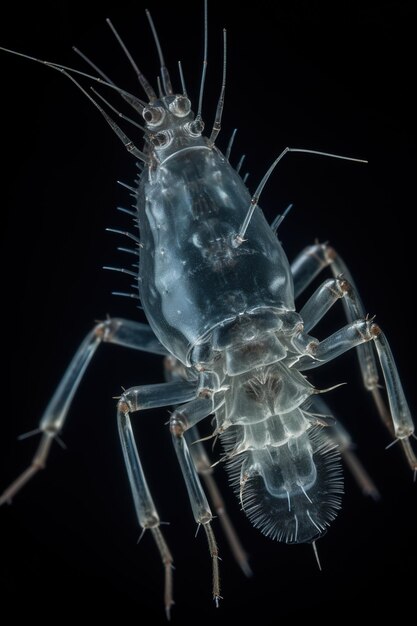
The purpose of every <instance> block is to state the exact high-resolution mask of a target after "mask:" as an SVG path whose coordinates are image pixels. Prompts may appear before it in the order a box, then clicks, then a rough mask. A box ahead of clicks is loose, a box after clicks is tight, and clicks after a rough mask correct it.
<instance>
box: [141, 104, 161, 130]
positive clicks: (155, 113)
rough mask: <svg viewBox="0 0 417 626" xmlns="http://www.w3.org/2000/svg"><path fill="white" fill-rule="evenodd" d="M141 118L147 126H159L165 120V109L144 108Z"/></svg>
mask: <svg viewBox="0 0 417 626" xmlns="http://www.w3.org/2000/svg"><path fill="white" fill-rule="evenodd" d="M142 117H143V119H144V120H145V122H146V123H147V124H148V126H153V127H155V126H159V125H160V124H162V122H163V121H164V118H165V109H163V108H162V107H145V108H144V109H143V113H142Z"/></svg>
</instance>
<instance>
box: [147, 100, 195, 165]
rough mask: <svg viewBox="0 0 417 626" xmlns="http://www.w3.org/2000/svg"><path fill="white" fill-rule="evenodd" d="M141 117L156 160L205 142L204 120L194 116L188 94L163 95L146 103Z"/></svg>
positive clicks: (162, 159)
mask: <svg viewBox="0 0 417 626" xmlns="http://www.w3.org/2000/svg"><path fill="white" fill-rule="evenodd" d="M142 117H143V119H144V120H145V123H146V132H145V139H146V141H147V143H148V149H150V150H151V151H152V154H153V155H154V156H155V158H156V159H157V161H159V162H161V161H164V160H166V159H167V158H168V157H170V156H171V155H172V154H174V153H175V152H177V151H178V150H182V149H186V148H193V147H198V146H205V145H206V141H205V139H204V137H203V136H202V132H203V129H204V123H203V121H202V119H201V118H200V117H199V116H197V118H195V116H194V113H193V111H192V110H191V102H190V100H189V99H188V98H187V96H184V95H178V94H172V95H166V96H162V97H161V98H159V99H157V100H154V101H153V102H151V103H150V104H148V105H147V106H145V108H144V109H143V112H142Z"/></svg>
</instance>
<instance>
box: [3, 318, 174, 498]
mask: <svg viewBox="0 0 417 626" xmlns="http://www.w3.org/2000/svg"><path fill="white" fill-rule="evenodd" d="M103 342H104V343H111V344H115V345H119V346H126V347H129V348H133V349H135V350H143V351H145V352H153V353H154V354H166V350H165V348H164V347H163V346H162V345H161V344H160V343H159V341H158V340H157V339H156V337H155V335H154V333H153V331H152V330H151V328H150V327H149V326H148V325H147V324H140V323H137V322H131V321H129V320H123V319H119V318H114V319H109V320H107V321H105V322H102V323H99V324H97V325H96V326H95V327H94V328H93V330H91V331H90V332H89V333H88V335H87V336H86V337H85V339H84V341H83V342H82V344H81V345H80V347H79V348H78V350H77V352H76V353H75V355H74V357H73V358H72V361H71V362H70V364H69V366H68V368H67V370H66V372H65V374H64V376H63V378H62V380H61V382H60V384H59V385H58V387H57V389H56V391H55V393H54V395H53V396H52V398H51V400H50V402H49V404H48V406H47V407H46V409H45V412H44V414H43V416H42V419H41V421H40V424H39V430H40V432H41V433H42V438H41V441H40V443H39V446H38V449H37V450H36V453H35V456H34V457H33V459H32V463H31V465H30V466H29V467H28V468H27V469H26V470H25V471H24V472H23V473H22V474H21V475H20V476H19V477H18V478H17V479H16V480H15V481H14V482H13V483H12V484H11V485H10V486H9V487H8V488H7V489H6V490H5V491H4V493H3V494H2V496H1V497H0V506H1V505H2V504H4V503H5V502H10V501H11V500H12V498H13V497H14V496H15V495H16V493H17V492H18V491H20V489H21V488H22V487H23V486H24V485H25V484H26V483H27V482H28V481H29V480H30V479H31V478H32V476H33V475H34V474H36V473H37V472H38V471H39V470H41V469H43V468H44V467H45V465H46V461H47V458H48V454H49V450H50V448H51V445H52V442H53V440H54V438H55V437H56V436H57V435H59V433H60V432H61V430H62V428H63V426H64V423H65V419H66V417H67V414H68V410H69V407H70V405H71V402H72V399H73V397H74V394H75V392H76V391H77V388H78V385H79V384H80V382H81V379H82V377H83V375H84V373H85V371H86V369H87V367H88V365H89V363H90V361H91V359H92V357H93V356H94V354H95V352H96V350H97V348H98V347H99V345H100V344H101V343H103Z"/></svg>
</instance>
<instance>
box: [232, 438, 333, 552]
mask: <svg viewBox="0 0 417 626" xmlns="http://www.w3.org/2000/svg"><path fill="white" fill-rule="evenodd" d="M241 430H243V429H241ZM226 435H227V431H226V433H224V434H223V435H222V442H223V443H225V444H226V446H227V447H229V446H232V445H235V444H236V441H237V438H239V435H238V433H237V432H234V433H231V436H230V437H227V436H226ZM293 442H295V443H293V444H290V446H291V445H292V446H293V448H294V449H293V450H291V449H290V447H289V445H288V444H283V445H282V446H278V447H272V446H267V448H266V449H263V450H251V451H247V452H244V453H243V454H240V455H237V456H236V457H234V458H232V459H231V460H230V461H229V462H228V463H227V469H228V473H229V478H230V480H231V482H232V484H233V487H234V490H235V492H236V493H237V495H238V496H239V498H240V499H241V502H242V506H243V509H244V511H245V513H246V515H247V516H248V518H249V520H250V521H251V522H252V524H253V525H254V526H255V527H256V528H259V529H260V530H261V532H262V533H263V534H264V535H266V536H267V537H269V538H271V539H276V540H277V541H283V542H286V543H309V542H312V541H315V540H316V539H318V538H319V537H320V536H322V535H323V534H324V533H325V532H326V530H327V527H328V526H329V524H330V522H331V521H332V520H333V519H334V518H335V517H336V515H337V512H338V510H339V508H340V503H341V495H342V493H343V479H342V473H341V464H340V454H339V452H338V450H337V448H336V447H335V445H334V444H333V443H332V442H331V441H330V440H329V438H328V436H327V434H326V433H325V429H322V428H320V427H314V428H310V429H309V430H308V431H307V432H306V433H304V434H303V435H301V436H300V437H297V438H294V440H293ZM294 451H295V452H294ZM313 478H314V480H313ZM303 483H304V484H303Z"/></svg>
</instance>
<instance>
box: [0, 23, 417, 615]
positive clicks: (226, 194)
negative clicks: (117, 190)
mask: <svg viewBox="0 0 417 626" xmlns="http://www.w3.org/2000/svg"><path fill="white" fill-rule="evenodd" d="M148 17H149V14H148ZM149 19H150V17H149ZM150 24H151V27H152V30H153V32H154V34H155V39H156V42H157V46H158V52H159V55H160V62H161V80H162V86H161V87H160V90H161V91H162V94H159V95H157V94H156V92H155V91H154V89H153V87H151V85H150V84H149V83H148V82H147V80H146V79H145V77H144V76H143V75H142V74H141V73H140V72H139V70H138V69H137V67H136V65H135V64H134V62H133V61H132V65H133V66H134V68H135V71H136V73H137V75H138V78H139V82H140V83H141V86H142V88H143V89H144V91H145V93H146V96H147V101H146V102H143V101H141V100H139V99H138V98H137V97H135V96H132V95H131V94H130V93H127V92H125V91H123V90H121V89H119V88H116V87H114V86H113V89H114V90H115V91H117V92H119V93H120V95H121V96H122V98H124V99H125V100H126V102H127V103H128V104H130V105H131V106H132V107H133V108H134V109H135V110H136V112H137V113H139V114H140V115H141V116H142V117H143V120H144V122H145V129H144V133H145V147H144V149H143V151H141V150H139V149H138V148H136V146H135V145H134V144H133V143H132V141H130V139H129V138H128V137H127V136H126V135H125V134H124V132H122V131H121V130H120V128H119V127H118V126H116V124H115V123H114V122H113V121H112V120H111V119H110V118H109V117H108V115H107V113H105V111H104V110H103V109H102V108H101V102H100V100H99V97H100V96H98V94H97V96H96V99H95V104H96V106H98V107H99V108H100V112H101V113H102V114H103V115H104V116H105V118H106V120H107V121H108V123H109V124H110V125H111V127H112V128H113V130H114V131H115V132H116V134H117V135H118V136H119V138H120V139H121V140H122V141H123V143H124V144H125V146H126V147H127V149H128V150H129V151H130V152H131V153H132V154H133V156H134V157H135V158H136V159H138V160H139V161H140V163H142V164H143V165H142V166H141V170H142V171H141V174H140V176H139V179H138V181H136V183H135V186H134V187H132V188H131V191H132V193H134V194H135V197H136V209H137V212H135V214H134V218H135V219H137V221H138V223H139V230H140V243H139V239H138V238H137V237H136V235H132V234H129V235H128V236H129V237H130V238H131V239H133V240H134V243H135V244H137V248H136V249H135V250H134V253H135V254H137V255H139V275H138V280H139V294H140V300H141V304H142V306H143V308H144V311H145V314H146V317H147V319H148V321H149V326H147V325H145V324H141V323H137V322H132V321H127V320H124V319H116V318H111V319H108V320H107V321H105V322H101V323H98V324H97V325H96V326H95V327H94V329H93V330H92V331H91V332H90V333H89V334H88V336H87V337H86V339H85V340H84V342H83V344H82V345H81V346H80V348H79V349H78V351H77V353H76V355H75V356H74V359H73V360H72V362H71V363H70V365H69V367H68V369H67V372H66V374H65V376H64V378H63V380H62V382H61V384H60V386H59V387H58V389H57V391H56V392H55V394H54V395H53V397H52V400H51V402H50V403H49V405H48V407H47V409H46V411H45V414H44V416H43V418H42V420H41V424H40V430H41V431H42V439H41V443H40V446H39V448H38V451H37V453H36V454H35V457H34V459H33V461H32V464H31V466H30V467H29V469H28V470H26V471H25V472H24V473H23V474H22V475H21V476H20V477H19V478H18V479H17V480H16V481H15V482H14V483H13V484H12V485H10V487H9V488H7V489H6V491H5V492H4V494H3V496H2V497H1V500H0V502H1V503H4V502H7V501H10V500H11V499H12V497H13V496H14V495H15V493H16V492H17V491H18V490H19V489H20V488H21V487H22V486H23V485H24V484H25V483H26V482H27V481H28V480H29V479H30V478H31V476H32V475H33V474H35V473H36V472H37V471H38V470H39V469H41V468H43V467H44V465H45V462H46V459H47V456H48V452H49V449H50V446H51V444H52V442H53V441H54V439H55V438H56V437H57V436H58V435H59V433H60V432H61V430H62V427H63V425H64V421H65V418H66V416H67V413H68V409H69V405H70V403H71V400H72V398H73V396H74V393H75V391H76V389H77V387H78V384H79V382H80V380H81V378H82V375H83V373H84V371H85V369H86V367H87V366H88V364H89V362H90V360H91V358H92V356H93V355H94V353H95V351H96V349H97V347H98V346H99V345H100V344H101V343H102V342H108V343H113V344H116V345H124V346H128V347H130V348H133V349H138V350H143V351H148V352H152V353H155V354H161V355H165V364H166V376H167V379H168V380H167V382H166V383H161V384H159V385H147V386H140V387H133V388H131V389H128V390H126V391H124V392H123V394H122V396H121V397H120V399H119V401H118V423H119V432H120V437H121V442H122V448H123V453H124V457H125V461H126V466H127V471H128V475H129V480H130V484H131V488H132V492H133V498H134V503H135V507H136V513H137V516H138V520H139V523H140V525H141V527H142V528H143V529H150V530H151V533H152V535H153V537H154V539H155V541H156V543H157V546H158V549H159V551H160V553H161V557H162V560H163V563H164V566H165V576H166V584H165V606H166V609H167V611H168V612H169V609H170V606H171V604H172V602H173V600H172V579H171V576H172V557H171V553H170V550H169V548H168V546H167V544H166V542H165V539H164V537H163V534H162V532H161V529H160V520H159V516H158V513H157V510H156V507H155V505H154V502H153V499H152V496H151V494H150V492H149V488H148V486H147V482H146V479H145V476H144V474H143V470H142V466H141V463H140V460H139V456H138V452H137V449H136V444H135V440H134V437H133V434H132V430H131V426H130V414H131V413H132V412H135V411H139V410H144V409H147V408H155V407H163V406H171V405H173V406H175V410H174V411H173V413H172V415H171V418H170V431H171V433H172V439H173V444H174V447H175V450H176V453H177V456H178V461H179V464H180V466H181V470H182V473H183V476H184V479H185V482H186V486H187V489H188V494H189V497H190V502H191V506H192V509H193V513H194V517H195V520H196V522H197V524H199V525H201V526H202V527H203V528H204V530H205V532H206V534H207V539H208V543H209V548H210V553H211V556H212V564H213V595H214V598H215V599H216V601H217V600H218V598H219V597H220V588H219V577H218V558H217V556H218V555H217V546H216V541H215V538H214V534H213V531H212V528H211V520H212V517H213V516H212V513H211V510H210V506H209V504H208V502H207V499H206V496H205V493H204V491H203V489H202V487H201V484H200V478H199V474H201V475H202V476H203V478H204V480H205V481H206V482H207V486H208V490H209V492H210V493H211V495H212V496H213V494H214V501H217V502H218V501H219V496H218V493H217V488H216V486H215V483H214V482H213V478H212V475H211V473H210V468H211V462H210V461H209V460H208V458H207V455H206V453H205V450H204V448H203V445H202V443H201V441H199V435H198V432H197V425H198V424H199V422H201V421H202V420H204V419H205V418H208V417H209V416H211V415H214V430H213V437H216V436H219V437H220V439H221V441H222V443H223V445H224V450H225V451H224V455H223V456H222V457H221V459H220V461H222V462H223V461H224V462H225V464H226V467H227V468H228V471H229V473H230V476H231V479H232V482H233V484H234V486H235V490H236V493H237V495H238V498H239V499H240V502H241V505H242V509H243V511H244V512H245V513H246V515H247V516H248V517H249V519H250V520H251V522H252V523H253V524H254V526H256V527H258V528H260V530H261V531H262V532H263V533H264V534H265V535H267V536H269V537H271V538H273V539H277V540H279V541H285V542H287V543H301V542H311V543H313V546H314V547H315V543H314V542H315V541H316V540H317V539H318V538H319V537H320V536H321V535H322V534H323V533H324V532H325V530H326V528H327V526H328V525H329V523H330V522H331V520H332V519H333V518H334V517H335V515H336V513H337V510H338V508H339V507H340V496H341V492H342V477H341V471H340V460H339V456H340V454H339V453H340V452H341V453H342V455H344V456H345V458H346V460H347V461H348V462H349V463H350V465H353V468H354V470H355V474H356V476H357V478H358V480H359V481H360V482H361V484H362V487H363V488H364V490H365V491H366V490H368V491H371V492H372V491H373V490H374V487H373V485H372V483H371V481H370V479H369V478H368V476H367V475H366V473H365V471H364V470H363V468H362V467H361V466H360V464H359V461H358V460H357V459H356V458H355V457H354V455H353V453H352V451H351V450H350V449H349V436H348V435H347V434H346V433H345V431H343V430H342V427H341V426H335V425H332V424H330V422H331V420H330V419H329V416H331V413H332V411H331V410H330V409H329V408H328V406H327V403H325V401H324V400H323V398H322V393H323V391H322V390H318V389H317V388H315V386H314V385H313V384H312V383H311V382H309V380H308V379H307V378H306V376H305V375H304V372H307V371H308V370H310V369H314V368H316V367H319V366H321V365H324V364H326V363H328V362H329V361H331V360H333V359H334V358H336V357H338V356H340V355H341V354H342V353H344V352H346V351H347V350H349V349H351V348H354V347H355V348H356V349H357V352H358V356H359V361H360V367H361V372H362V376H363V381H364V384H365V387H366V388H367V389H368V390H369V391H370V392H371V393H372V395H373V396H374V399H375V402H376V405H377V407H378V410H379V412H380V414H381V417H382V419H383V421H384V423H385V424H386V426H387V427H388V428H389V430H390V432H392V434H393V435H394V436H395V437H396V438H397V439H398V440H399V441H400V442H401V445H402V447H403V449H404V452H405V454H406V457H407V459H408V461H409V463H410V466H411V467H412V469H413V470H414V471H415V470H416V459H415V456H414V454H413V452H412V450H411V447H410V443H409V437H410V436H411V435H412V433H413V425H412V420H411V416H410V413H409V409H408V406H407V403H406V400H405V398H404V394H403V391H402V387H401V383H400V381H399V378H398V374H397V370H396V367H395V364H394V361H393V358H392V355H391V352H390V349H389V346H388V344H387V341H386V338H385V336H384V334H383V333H382V331H381V329H380V328H379V326H378V325H377V324H376V323H375V322H374V321H373V320H372V319H369V318H368V317H367V316H366V311H365V309H364V307H363V305H362V302H361V300H360V297H359V295H358V293H357V290H356V288H355V285H354V282H353V279H352V277H351V275H350V272H349V270H348V269H347V267H346V265H345V264H344V262H343V261H342V260H341V258H340V256H339V255H338V254H337V252H335V250H334V249H333V248H331V247H330V246H328V245H327V244H315V245H312V246H310V247H309V248H307V249H306V250H304V251H303V252H302V253H301V254H300V255H299V256H298V257H297V258H296V259H295V261H294V262H293V263H292V264H291V265H290V264H289V263H288V261H287V257H286V255H285V253H284V251H283V248H282V247H281V244H280V243H279V241H278V239H277V237H276V231H277V229H278V226H279V223H280V220H279V219H278V220H277V221H276V222H275V223H274V224H273V225H272V226H270V225H269V224H268V223H267V222H266V220H265V218H264V216H263V213H262V212H261V210H260V208H259V207H258V199H259V195H260V193H261V191H262V189H263V187H264V185H265V183H266V181H267V179H268V177H269V175H270V174H271V172H272V170H273V169H274V167H275V166H276V165H277V163H278V162H279V161H280V160H281V158H282V157H283V156H284V154H285V153H286V152H288V151H291V150H292V151H299V152H300V151H303V152H312V151H309V150H302V149H286V150H284V151H283V152H282V153H281V154H280V155H279V157H278V158H277V159H276V160H275V161H274V163H273V164H272V166H271V167H270V168H269V170H268V172H267V174H266V175H265V177H264V179H262V181H261V183H260V184H259V186H258V188H257V189H256V191H255V193H254V195H253V196H251V195H250V194H249V192H248V190H247V188H246V186H245V184H244V182H243V181H242V179H241V177H240V176H239V172H238V171H236V170H235V169H234V168H232V167H231V166H230V165H229V155H230V147H231V144H230V145H229V148H228V150H227V153H226V156H223V155H222V153H221V152H220V151H219V150H218V149H217V148H216V147H215V145H214V144H215V140H216V138H217V134H218V132H219V130H220V122H221V113H222V108H223V101H224V86H225V80H223V87H222V92H221V96H220V99H219V105H218V108H217V113H216V120H215V123H214V127H213V130H212V132H211V134H209V136H208V137H206V136H204V135H203V134H202V133H203V128H204V125H203V122H202V119H201V104H202V93H203V86H204V77H203V80H202V88H201V94H200V100H199V104H198V110H197V114H196V116H194V113H193V112H192V110H191V103H190V100H189V99H188V97H187V94H186V89H185V86H184V82H183V80H182V75H181V82H182V91H181V93H179V94H178V93H176V92H175V91H174V90H173V88H172V86H171V80H170V77H169V74H168V72H167V70H166V67H165V62H164V60H163V56H162V53H161V51H160V48H159V43H158V40H157V37H156V33H155V31H154V28H153V23H152V21H151V20H150ZM110 26H111V28H112V30H113V32H114V34H115V36H116V38H118V39H119V43H121V45H122V48H123V49H124V51H125V52H126V53H127V51H126V49H125V48H124V44H123V43H122V42H121V40H120V38H119V36H118V34H117V33H116V31H115V30H114V28H113V26H112V25H111V24H110ZM127 54H128V56H129V53H127ZM205 58H206V55H205ZM90 64H91V63H90ZM47 65H48V66H49V67H51V68H53V69H55V70H57V71H61V72H62V73H64V74H65V75H66V76H68V77H69V78H71V80H73V81H74V82H75V78H74V75H73V74H72V70H68V69H67V68H62V67H61V66H58V65H54V64H52V63H47ZM204 67H205V66H204ZM95 70H96V71H97V68H95ZM99 82H101V83H110V82H111V81H109V80H108V79H107V77H105V76H104V75H103V74H102V79H101V80H99ZM86 95H88V94H86ZM89 97H90V96H89ZM103 106H104V105H103ZM318 154H324V153H318ZM327 156H335V155H327ZM352 160H354V159H352ZM238 169H239V168H238ZM281 219H282V218H281ZM327 267H328V268H330V270H331V272H332V278H329V279H327V280H325V281H324V282H323V283H322V285H321V286H320V287H319V288H318V289H317V290H316V291H315V293H314V294H313V295H312V296H311V297H310V298H309V299H308V300H307V302H306V303H305V305H304V306H303V307H302V308H301V310H300V311H299V312H297V311H296V308H295V304H294V298H296V297H297V296H299V295H300V294H301V293H302V292H303V291H304V290H305V289H306V288H307V287H308V285H310V283H311V282H312V281H313V279H314V278H315V277H316V276H317V275H318V274H319V273H320V271H321V270H323V269H324V268H327ZM133 274H134V276H135V278H136V277H137V272H136V271H134V272H133ZM338 300H341V301H342V303H343V306H344V310H345V313H346V317H347V325H346V326H344V327H343V328H342V329H341V330H339V331H337V332H335V333H333V334H332V335H331V336H329V337H327V338H326V339H324V340H322V341H319V340H318V339H316V338H315V337H314V336H313V335H311V334H310V332H311V331H313V330H314V328H315V326H316V325H317V324H318V322H319V321H320V320H321V319H322V318H323V317H324V316H325V314H326V313H327V311H328V310H329V309H330V308H331V307H332V306H333V304H335V303H336V302H337V301H338ZM375 354H376V355H377V357H378V359H379V363H380V366H381V369H382V373H383V376H384V380H385V386H386V389H387V393H388V400H389V407H390V411H388V409H387V408H386V407H385V405H384V401H383V399H382V395H381V392H380V390H379V383H378V372H377V364H376V359H375ZM329 424H330V425H329ZM217 513H218V515H219V517H220V521H221V522H222V524H223V525H224V526H225V530H226V533H227V534H228V536H229V537H230V538H231V545H232V548H233V550H234V553H235V556H236V558H237V560H238V561H239V563H240V565H241V567H242V569H243V570H244V571H246V572H248V571H249V569H248V564H247V561H246V557H245V554H244V551H243V550H242V548H241V546H240V544H239V542H238V539H237V537H236V535H235V533H234V530H233V528H232V527H231V524H230V521H229V519H228V517H227V515H226V513H225V511H224V510H223V509H222V507H220V506H218V507H217Z"/></svg>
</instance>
